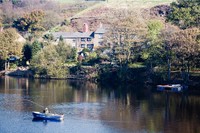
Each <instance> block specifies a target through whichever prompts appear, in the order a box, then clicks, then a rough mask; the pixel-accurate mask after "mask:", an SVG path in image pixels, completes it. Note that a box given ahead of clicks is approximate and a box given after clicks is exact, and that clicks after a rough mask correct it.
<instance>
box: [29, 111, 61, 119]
mask: <svg viewBox="0 0 200 133" xmlns="http://www.w3.org/2000/svg"><path fill="white" fill-rule="evenodd" d="M32 114H33V118H34V119H42V120H53V121H62V120H64V115H63V114H53V113H41V112H37V111H33V112H32Z"/></svg>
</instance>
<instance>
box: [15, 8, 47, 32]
mask: <svg viewBox="0 0 200 133" xmlns="http://www.w3.org/2000/svg"><path fill="white" fill-rule="evenodd" d="M44 15H45V14H44V11H42V10H35V11H32V12H31V13H28V14H24V16H22V17H21V18H18V19H17V20H15V21H14V23H13V26H14V27H16V28H17V29H18V30H19V31H22V32H29V33H33V32H35V31H40V30H44V28H43V27H42V26H41V22H42V20H43V18H44Z"/></svg>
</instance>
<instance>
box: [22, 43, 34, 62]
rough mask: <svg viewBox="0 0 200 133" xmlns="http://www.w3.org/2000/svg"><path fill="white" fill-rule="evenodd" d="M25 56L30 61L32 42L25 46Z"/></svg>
mask: <svg viewBox="0 0 200 133" xmlns="http://www.w3.org/2000/svg"><path fill="white" fill-rule="evenodd" d="M22 52H23V58H24V60H25V61H30V60H31V58H32V47H31V45H30V44H26V45H24V47H23V50H22Z"/></svg>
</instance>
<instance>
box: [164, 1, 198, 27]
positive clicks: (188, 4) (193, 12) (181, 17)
mask: <svg viewBox="0 0 200 133" xmlns="http://www.w3.org/2000/svg"><path fill="white" fill-rule="evenodd" d="M171 10H172V11H171V12H170V13H169V15H168V16H167V20H168V21H170V22H172V23H173V24H175V25H178V26H179V27H180V28H182V29H186V28H190V27H200V25H199V23H200V2H199V0H177V2H173V3H172V4H171Z"/></svg>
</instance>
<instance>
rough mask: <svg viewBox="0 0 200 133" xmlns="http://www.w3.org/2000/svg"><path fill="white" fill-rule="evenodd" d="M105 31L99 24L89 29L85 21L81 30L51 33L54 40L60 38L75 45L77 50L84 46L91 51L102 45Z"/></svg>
mask: <svg viewBox="0 0 200 133" xmlns="http://www.w3.org/2000/svg"><path fill="white" fill-rule="evenodd" d="M105 32H106V30H105V29H104V28H103V27H102V25H101V24H100V27H99V28H98V29H97V30H96V31H89V28H88V25H87V24H86V23H85V24H84V27H83V32H54V33H52V34H53V36H54V38H55V40H56V42H58V41H59V40H60V39H61V38H62V39H63V40H64V41H65V42H67V43H69V44H70V45H71V46H73V47H76V48H77V49H78V51H81V50H82V49H84V48H87V49H89V50H91V51H92V50H95V49H96V48H98V47H100V46H102V44H103V43H102V42H103V35H104V34H105Z"/></svg>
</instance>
